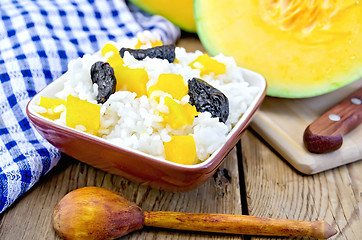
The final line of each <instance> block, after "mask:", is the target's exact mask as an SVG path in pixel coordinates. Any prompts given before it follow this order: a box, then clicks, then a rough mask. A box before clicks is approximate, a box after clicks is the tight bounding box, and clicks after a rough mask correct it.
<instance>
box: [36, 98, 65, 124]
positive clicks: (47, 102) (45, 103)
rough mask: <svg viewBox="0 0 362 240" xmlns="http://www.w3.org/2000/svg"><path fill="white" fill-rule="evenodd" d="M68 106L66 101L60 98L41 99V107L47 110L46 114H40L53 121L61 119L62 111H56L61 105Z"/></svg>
mask: <svg viewBox="0 0 362 240" xmlns="http://www.w3.org/2000/svg"><path fill="white" fill-rule="evenodd" d="M62 104H63V105H64V106H65V105H66V101H65V100H63V99H59V98H48V97H43V96H41V97H40V103H39V106H41V107H43V108H45V109H46V110H47V112H46V113H39V114H40V115H42V116H44V117H46V118H49V119H51V120H55V119H58V118H60V114H61V113H62V111H59V112H55V111H54V109H55V108H56V107H58V106H60V105H62Z"/></svg>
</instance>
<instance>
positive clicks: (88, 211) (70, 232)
mask: <svg viewBox="0 0 362 240" xmlns="http://www.w3.org/2000/svg"><path fill="white" fill-rule="evenodd" d="M53 226H54V229H55V231H56V232H57V233H58V235H59V236H61V237H62V238H64V239H79V240H82V239H87V240H93V239H102V240H106V239H115V238H119V237H121V236H123V235H126V234H128V233H130V232H132V231H135V230H138V229H141V228H142V227H143V226H153V227H162V228H171V229H180V230H191V231H207V232H220V233H234V234H250V235H270V236H305V237H314V238H322V239H326V238H329V237H331V236H333V235H334V234H336V233H337V231H336V230H335V229H334V228H333V227H331V226H330V225H329V224H328V223H326V222H324V221H314V222H304V221H295V220H287V219H271V218H259V217H252V216H245V215H227V214H202V213H200V214H198V213H177V212H161V211H160V212H149V211H142V209H141V208H140V207H138V206H137V205H136V204H135V203H133V202H130V201H129V200H127V199H125V198H124V197H122V196H121V195H119V194H118V193H116V192H113V191H110V190H108V189H105V188H100V187H84V188H79V189H77V190H74V191H72V192H70V193H68V194H67V195H65V196H64V197H63V198H62V199H61V201H60V202H59V203H58V204H57V206H56V207H55V210H54V213H53Z"/></svg>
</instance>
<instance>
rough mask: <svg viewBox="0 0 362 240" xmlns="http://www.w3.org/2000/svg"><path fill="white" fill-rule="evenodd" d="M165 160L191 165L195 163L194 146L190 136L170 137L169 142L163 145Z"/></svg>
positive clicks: (192, 138)
mask: <svg viewBox="0 0 362 240" xmlns="http://www.w3.org/2000/svg"><path fill="white" fill-rule="evenodd" d="M164 148H165V154H166V160H168V161H171V162H174V163H179V164H184V165H192V164H196V163H197V158H196V145H195V140H194V137H193V136H192V135H182V136H172V137H171V141H169V142H165V143H164Z"/></svg>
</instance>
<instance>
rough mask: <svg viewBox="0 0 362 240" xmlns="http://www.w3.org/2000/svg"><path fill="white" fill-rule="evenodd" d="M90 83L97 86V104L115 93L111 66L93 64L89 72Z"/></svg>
mask: <svg viewBox="0 0 362 240" xmlns="http://www.w3.org/2000/svg"><path fill="white" fill-rule="evenodd" d="M90 74H91V78H92V82H93V83H96V84H97V85H98V95H97V102H98V103H104V102H105V101H107V100H108V98H109V96H111V94H112V93H114V92H115V91H116V83H117V82H116V77H115V76H114V71H113V68H112V67H111V65H109V64H108V63H106V62H102V61H98V62H95V63H94V64H93V65H92V67H91V70H90Z"/></svg>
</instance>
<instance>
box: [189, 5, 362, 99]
mask: <svg viewBox="0 0 362 240" xmlns="http://www.w3.org/2000/svg"><path fill="white" fill-rule="evenodd" d="M313 4H314V5H313ZM194 17H195V21H196V27H197V33H198V35H199V38H200V40H201V42H202V44H203V45H204V47H205V49H206V50H207V51H208V52H209V53H210V54H211V55H213V56H214V55H217V54H219V53H223V54H224V55H227V56H233V57H234V58H235V60H236V61H237V63H238V65H239V66H241V67H244V68H248V69H250V70H253V71H255V72H258V73H260V74H262V75H263V76H264V77H265V78H266V80H267V83H268V89H267V95H269V96H275V97H283V98H305V97H313V96H317V95H321V94H325V93H328V92H331V91H333V90H336V89H338V88H340V87H343V86H345V85H347V84H349V83H351V82H353V81H355V80H357V79H359V78H360V77H361V76H362V3H359V2H358V1H347V0H346V1H336V0H335V1H329V2H328V3H326V2H325V1H314V2H313V3H311V1H293V0H291V1H283V0H273V1H272V0H258V1H255V0H239V1H236V0H224V1H218V0H195V1H194Z"/></svg>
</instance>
